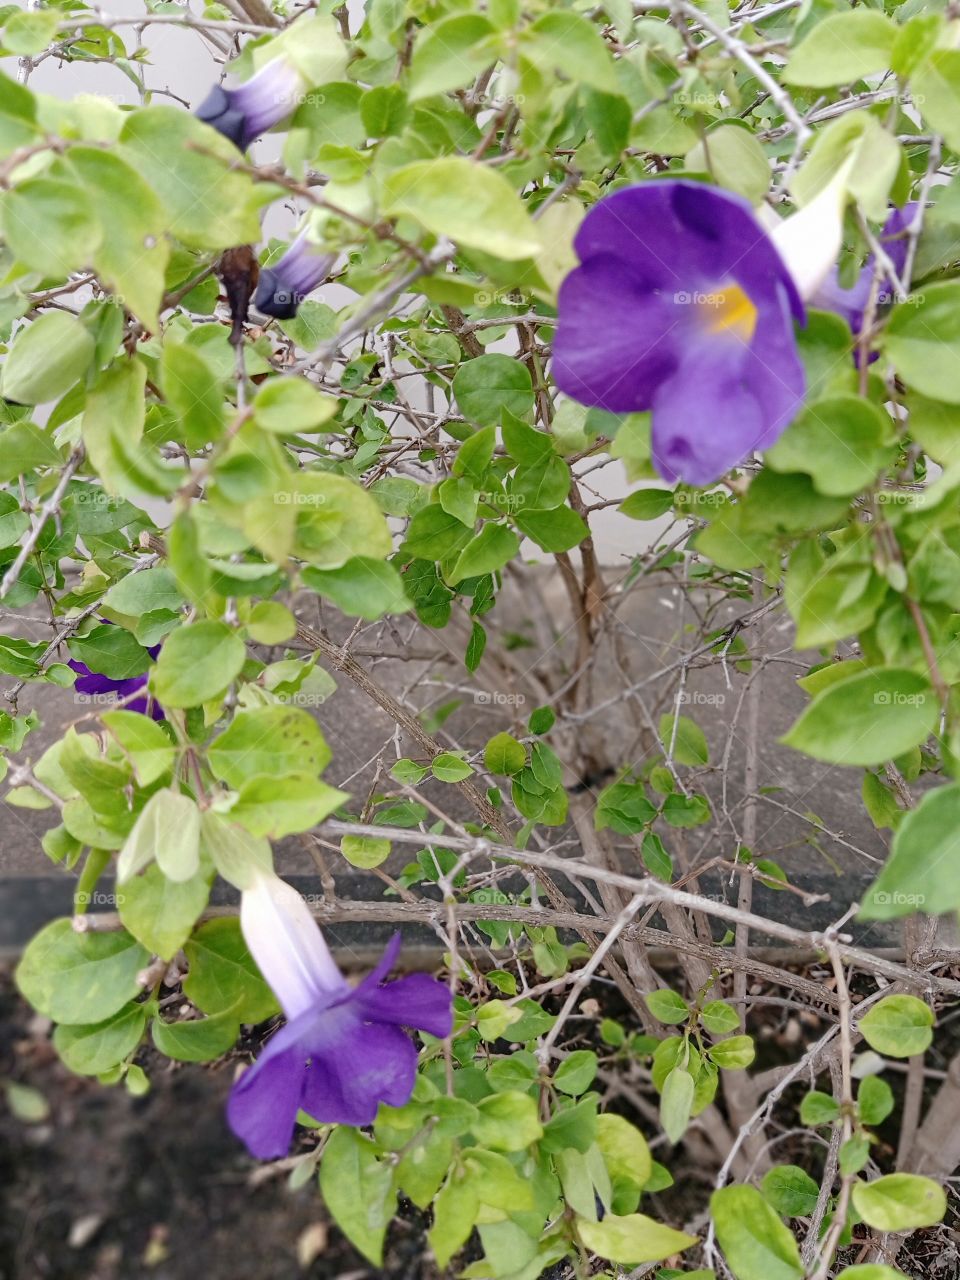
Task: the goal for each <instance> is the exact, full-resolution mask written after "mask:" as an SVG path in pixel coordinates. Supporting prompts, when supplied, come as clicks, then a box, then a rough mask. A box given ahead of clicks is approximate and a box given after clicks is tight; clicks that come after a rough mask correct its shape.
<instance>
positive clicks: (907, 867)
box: [860, 782, 960, 920]
mask: <svg viewBox="0 0 960 1280" xmlns="http://www.w3.org/2000/svg"><path fill="white" fill-rule="evenodd" d="M958 825H960V784H958V783H956V782H951V783H948V784H947V785H946V786H942V787H936V788H935V789H934V790H932V791H928V792H927V793H926V795H924V796H923V797H922V798H921V800H920V803H919V804H918V805H917V807H916V808H915V809H911V810H909V812H907V813H906V814H905V815H904V818H903V821H902V822H901V823H900V825H899V826H898V828H897V830H896V833H895V834H894V837H893V852H892V853H891V854H890V857H889V858H888V859H887V862H886V865H885V866H884V868H883V870H882V871H881V872H880V875H879V876H878V877H877V879H876V880H875V881H874V882H873V884H872V885H871V886H870V888H869V889H868V890H867V892H866V893H865V894H864V898H863V905H862V906H861V908H860V916H861V917H862V918H863V919H865V920H892V919H895V918H896V917H898V916H905V915H911V914H912V913H913V912H914V911H923V912H925V913H926V914H928V915H939V914H940V913H942V912H947V911H955V910H957V908H960V877H958V875H957V869H958V868H957V863H958V858H960V850H958V849H957V847H956V832H957V829H958Z"/></svg>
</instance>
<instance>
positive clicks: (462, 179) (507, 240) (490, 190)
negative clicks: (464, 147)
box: [381, 156, 540, 261]
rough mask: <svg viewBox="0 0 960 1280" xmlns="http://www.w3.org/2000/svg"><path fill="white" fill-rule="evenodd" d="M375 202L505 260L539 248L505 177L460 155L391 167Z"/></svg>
mask: <svg viewBox="0 0 960 1280" xmlns="http://www.w3.org/2000/svg"><path fill="white" fill-rule="evenodd" d="M381 208H382V210H383V212H384V213H387V214H393V215H398V216H403V217H408V218H413V220H414V221H415V222H419V223H420V224H421V226H423V227H425V228H426V230H427V231H431V232H433V234H434V235H438V236H449V237H450V239H451V240H454V241H456V242H457V243H458V244H460V245H463V246H464V247H466V248H470V249H480V250H482V251H483V252H484V253H491V254H493V255H494V256H495V257H498V258H504V259H506V260H508V261H515V260H517V259H519V258H529V257H533V256H534V255H535V254H537V253H539V251H540V239H539V237H538V235H537V232H536V228H535V226H534V225H533V223H532V222H531V221H530V217H529V215H528V213H527V211H526V209H525V207H524V205H523V203H522V202H521V200H520V199H519V197H518V196H517V194H516V192H515V191H514V189H513V187H512V186H511V185H510V183H509V182H507V180H506V178H504V177H503V176H502V175H501V174H500V173H497V172H496V171H495V170H494V169H490V168H487V167H485V166H483V165H481V164H476V163H473V162H471V161H470V160H466V159H464V158H462V157H460V156H442V157H440V158H439V159H435V160H418V161H415V162H414V163H413V164H408V165H404V166H402V167H401V168H399V169H394V170H393V172H392V173H389V174H388V175H387V176H386V178H385V179H384V181H383V186H382V191H381Z"/></svg>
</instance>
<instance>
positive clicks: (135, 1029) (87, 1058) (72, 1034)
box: [53, 1004, 147, 1076]
mask: <svg viewBox="0 0 960 1280" xmlns="http://www.w3.org/2000/svg"><path fill="white" fill-rule="evenodd" d="M146 1022H147V1016H146V1013H145V1011H144V1008H143V1005H142V1004H127V1005H124V1006H123V1008H122V1009H120V1010H119V1012H117V1013H115V1014H114V1015H113V1017H112V1018H107V1019H106V1021H104V1022H95V1023H92V1024H88V1025H85V1026H72V1027H67V1026H59V1027H57V1028H56V1030H55V1031H54V1033H53V1047H54V1048H55V1049H56V1051H57V1053H59V1055H60V1057H61V1058H62V1059H63V1061H64V1062H65V1063H66V1064H67V1066H68V1067H69V1068H70V1070H71V1071H76V1072H77V1074H78V1075H82V1076H98V1075H100V1073H101V1072H102V1071H108V1070H109V1069H110V1068H111V1067H115V1066H116V1065H117V1063H118V1062H122V1061H123V1060H124V1058H126V1057H128V1056H129V1055H130V1054H131V1053H133V1051H134V1049H135V1048H136V1047H137V1045H138V1044H139V1043H140V1040H141V1037H142V1036H143V1030H144V1027H145V1026H146Z"/></svg>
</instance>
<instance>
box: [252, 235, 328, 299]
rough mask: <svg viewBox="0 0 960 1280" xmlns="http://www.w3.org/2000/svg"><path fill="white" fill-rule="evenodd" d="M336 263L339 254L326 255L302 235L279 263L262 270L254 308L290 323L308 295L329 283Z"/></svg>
mask: <svg viewBox="0 0 960 1280" xmlns="http://www.w3.org/2000/svg"><path fill="white" fill-rule="evenodd" d="M335 260H336V254H333V253H324V252H323V251H322V250H321V249H319V248H318V247H317V246H316V245H315V244H314V243H313V242H312V241H311V240H308V239H307V235H306V232H301V233H300V235H298V236H297V238H296V240H294V242H293V244H292V245H291V246H290V248H289V249H288V250H287V252H286V253H285V254H284V255H283V257H282V258H280V259H279V261H277V262H276V263H274V265H273V266H272V267H263V268H261V271H260V282H259V284H258V285H257V292H256V294H255V296H254V299H253V305H254V306H255V307H256V308H257V310H258V311H259V312H261V313H262V314H263V315H265V316H274V317H276V319H277V320H291V319H292V318H293V317H294V316H295V315H296V314H297V308H298V307H299V306H300V303H301V302H302V301H303V300H304V298H305V297H306V296H307V294H308V293H311V292H312V291H313V290H314V289H315V288H316V287H317V285H318V284H321V283H322V282H323V281H324V280H326V278H327V276H328V275H329V274H330V269H331V267H332V266H333V264H334V261H335Z"/></svg>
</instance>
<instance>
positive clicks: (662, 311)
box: [553, 254, 682, 413]
mask: <svg viewBox="0 0 960 1280" xmlns="http://www.w3.org/2000/svg"><path fill="white" fill-rule="evenodd" d="M599 299H602V300H603V305H602V307H599V306H598V305H597V304H598V300H599ZM559 309H560V315H561V319H562V322H561V324H560V327H559V328H558V329H557V335H556V338H555V340H554V345H553V376H554V380H555V382H556V384H557V386H558V387H560V389H561V390H562V391H564V392H565V393H566V394H567V395H568V396H572V397H573V399H574V400H578V401H580V403H581V404H590V405H595V406H596V407H597V408H600V409H606V410H607V411H608V412H609V413H630V412H632V411H634V410H636V409H649V407H650V405H651V403H652V401H653V395H654V392H655V391H656V389H657V387H658V386H659V384H660V383H661V382H662V381H663V380H664V378H667V377H669V376H670V375H671V374H672V373H673V372H674V371H675V370H676V368H677V364H678V361H679V351H678V350H677V348H676V346H675V345H674V344H673V343H671V342H670V341H669V334H670V331H671V329H672V328H673V327H674V326H675V325H677V324H678V323H679V322H680V320H681V319H682V317H681V316H680V314H679V312H678V311H677V308H676V307H675V305H674V303H673V301H672V299H668V298H666V297H664V296H663V295H662V294H660V293H655V292H651V291H649V289H648V288H647V286H646V284H645V282H644V281H643V278H642V276H640V275H638V274H636V273H634V271H633V270H632V264H631V263H629V262H627V263H621V262H620V261H619V259H617V258H616V257H614V256H612V255H610V254H602V255H598V256H597V257H596V258H591V259H590V261H589V263H588V265H586V266H584V267H581V268H579V269H578V270H576V271H572V272H571V273H570V274H569V275H568V276H567V278H566V279H565V280H564V282H563V284H562V285H561V286H560V295H559ZM665 338H666V339H667V340H664V339H665Z"/></svg>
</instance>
